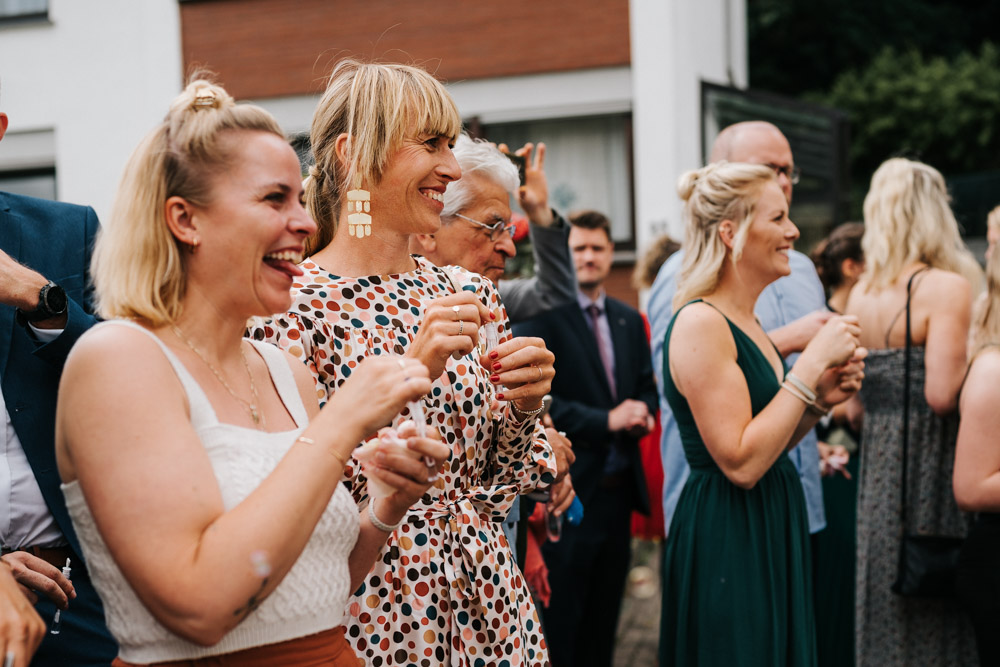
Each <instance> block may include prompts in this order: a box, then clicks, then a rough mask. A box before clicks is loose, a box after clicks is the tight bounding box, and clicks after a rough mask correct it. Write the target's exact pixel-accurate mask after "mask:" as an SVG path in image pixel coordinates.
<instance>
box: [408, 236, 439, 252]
mask: <svg viewBox="0 0 1000 667" xmlns="http://www.w3.org/2000/svg"><path fill="white" fill-rule="evenodd" d="M413 238H414V239H416V241H417V245H419V246H420V248H421V250H423V254H424V257H426V256H427V255H429V254H431V253H433V252H437V239H436V238H434V235H433V234H414V235H413Z"/></svg>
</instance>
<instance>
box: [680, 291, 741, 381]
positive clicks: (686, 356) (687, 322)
mask: <svg viewBox="0 0 1000 667" xmlns="http://www.w3.org/2000/svg"><path fill="white" fill-rule="evenodd" d="M669 344H670V350H669V356H670V364H671V366H672V367H674V368H676V369H678V370H681V371H683V369H684V368H686V367H687V366H688V365H692V366H693V367H695V368H700V369H704V368H705V367H706V364H708V365H715V364H718V363H724V362H725V361H726V360H727V359H735V358H736V342H735V341H734V340H733V335H732V332H731V331H730V330H729V323H728V322H727V321H726V318H725V317H724V316H723V315H722V313H720V312H719V311H717V310H716V309H715V308H713V307H712V306H710V305H708V304H707V303H692V304H690V305H688V306H685V307H684V308H683V309H682V310H680V311H679V312H678V313H677V317H676V319H675V320H674V327H673V329H672V330H671V333H670V341H669Z"/></svg>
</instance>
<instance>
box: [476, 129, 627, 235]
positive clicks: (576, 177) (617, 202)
mask: <svg viewBox="0 0 1000 667" xmlns="http://www.w3.org/2000/svg"><path fill="white" fill-rule="evenodd" d="M631 120H632V119H631V116H629V115H628V114H615V115H609V116H591V117H584V118H563V119H557V120H539V121H525V122H518V123H494V124H490V125H482V126H481V129H482V132H483V135H484V136H485V137H486V138H487V139H489V140H490V141H493V142H496V143H498V144H499V143H504V144H507V145H508V146H509V147H510V149H511V150H516V149H517V148H520V147H521V146H523V145H524V144H525V143H527V142H529V141H530V142H532V143H536V144H537V143H539V142H544V143H545V148H546V153H545V175H546V177H547V179H548V183H549V203H550V204H551V205H552V207H553V208H554V209H556V210H557V211H559V212H560V213H561V214H563V215H566V214H568V213H569V212H571V211H575V210H580V209H593V210H595V211H600V212H601V213H604V214H605V215H607V216H608V218H609V219H610V220H611V235H612V237H613V238H614V240H615V243H616V245H617V247H618V248H619V249H631V248H634V247H635V224H634V222H633V218H632V133H631Z"/></svg>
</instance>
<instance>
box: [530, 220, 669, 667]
mask: <svg viewBox="0 0 1000 667" xmlns="http://www.w3.org/2000/svg"><path fill="white" fill-rule="evenodd" d="M570 224H571V225H572V227H571V229H570V234H569V247H570V251H571V252H572V254H573V261H574V264H575V266H576V275H577V284H578V288H579V289H578V293H577V300H576V301H575V302H572V303H569V304H567V305H565V306H562V307H559V308H555V309H553V310H551V311H549V312H548V313H545V314H543V315H540V316H539V317H536V318H534V319H532V320H530V321H528V322H526V323H524V324H521V325H515V326H514V333H515V334H516V335H519V336H538V337H539V338H542V339H543V340H544V341H545V344H546V346H547V347H548V348H549V349H550V350H552V352H553V353H554V354H555V357H556V360H555V367H556V376H555V379H554V380H553V382H552V407H551V409H550V414H551V415H552V420H553V422H554V423H555V426H556V428H557V429H559V430H561V431H565V432H566V434H567V436H568V437H569V439H570V440H571V441H572V442H573V451H574V452H575V453H576V461H575V462H574V463H573V465H572V466H571V467H570V474H571V475H572V478H573V486H574V487H575V489H576V493H577V496H578V497H579V498H580V500H581V502H582V503H583V506H584V510H585V511H584V516H583V522H582V523H581V524H580V525H579V526H571V525H569V524H565V525H564V526H563V528H562V538H561V539H560V540H559V541H558V542H555V543H552V542H549V543H546V544H545V546H544V547H543V549H542V552H543V555H544V557H545V564H546V566H547V567H548V570H549V586H550V588H551V589H552V598H551V604H550V605H549V606H548V608H547V609H545V610H544V612H543V622H544V625H545V635H546V640H547V641H548V644H549V655H550V657H551V659H552V664H553V665H554V666H555V667H569V666H573V667H577V666H580V665H602V666H603V665H610V664H611V659H612V653H613V650H614V638H615V631H616V629H617V626H618V613H619V610H620V608H621V600H622V593H623V592H624V589H625V579H626V576H627V574H628V566H629V558H630V549H629V543H630V539H631V534H630V533H631V530H630V528H631V520H630V519H631V514H632V510H638V511H641V512H644V513H647V514H648V513H649V497H648V493H647V491H646V480H645V475H644V474H643V470H642V462H641V459H640V456H639V448H638V442H639V438H641V437H642V436H644V435H646V434H647V433H648V432H649V431H650V430H651V429H652V428H653V424H654V420H653V416H652V415H653V412H654V410H655V409H656V400H657V399H656V385H655V383H654V380H653V368H652V364H651V362H650V356H649V345H648V342H647V340H646V331H645V327H644V326H643V322H642V317H641V316H640V315H639V313H638V312H636V311H635V309H633V308H631V307H629V306H628V305H626V304H624V303H622V302H621V301H618V300H616V299H612V298H610V297H608V296H607V295H606V294H605V293H604V281H605V280H606V279H607V277H608V274H609V272H610V270H611V263H612V259H613V254H614V244H613V243H612V241H611V227H610V223H609V221H608V219H607V218H606V217H605V216H604V215H602V214H600V213H596V212H593V211H588V212H584V213H578V214H576V215H574V216H572V217H571V219H570Z"/></svg>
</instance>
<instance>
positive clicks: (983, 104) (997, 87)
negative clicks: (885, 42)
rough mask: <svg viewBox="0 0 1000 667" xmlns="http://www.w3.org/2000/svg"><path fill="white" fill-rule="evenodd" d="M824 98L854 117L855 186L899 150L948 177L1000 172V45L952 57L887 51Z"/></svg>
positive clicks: (852, 155) (841, 80) (836, 84)
mask: <svg viewBox="0 0 1000 667" xmlns="http://www.w3.org/2000/svg"><path fill="white" fill-rule="evenodd" d="M817 97H818V99H820V100H821V101H822V102H823V103H824V104H828V105H830V106H834V107H837V108H839V109H842V110H844V111H846V112H847V114H848V117H849V119H850V123H851V147H850V159H851V172H852V176H853V179H852V180H854V182H855V183H858V182H859V181H860V182H867V178H868V176H869V175H870V174H871V172H872V171H874V170H875V169H876V168H877V167H878V165H879V164H881V163H882V161H884V160H885V159H887V158H889V157H891V156H894V155H905V156H909V157H913V158H916V159H920V160H922V161H924V162H927V163H928V164H931V165H933V166H934V167H936V168H937V169H939V170H940V171H941V172H943V173H945V174H957V173H965V172H973V171H986V170H992V169H1000V49H998V48H997V47H996V46H995V45H993V44H989V43H987V44H984V45H983V46H982V47H981V48H980V49H979V52H978V54H973V53H961V54H960V55H958V56H956V57H954V58H951V59H947V58H944V57H931V58H928V57H925V56H923V55H921V54H920V53H918V52H917V51H915V50H906V51H902V52H900V51H897V50H895V49H892V48H886V49H883V50H882V52H881V53H879V54H878V55H877V56H876V57H875V59H874V60H872V61H871V63H870V64H869V65H867V66H866V67H863V68H861V69H857V70H850V71H847V72H844V73H842V74H841V75H839V76H838V77H837V79H836V80H835V81H834V83H833V85H832V87H831V89H830V91H829V93H827V94H825V95H821V96H817Z"/></svg>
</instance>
